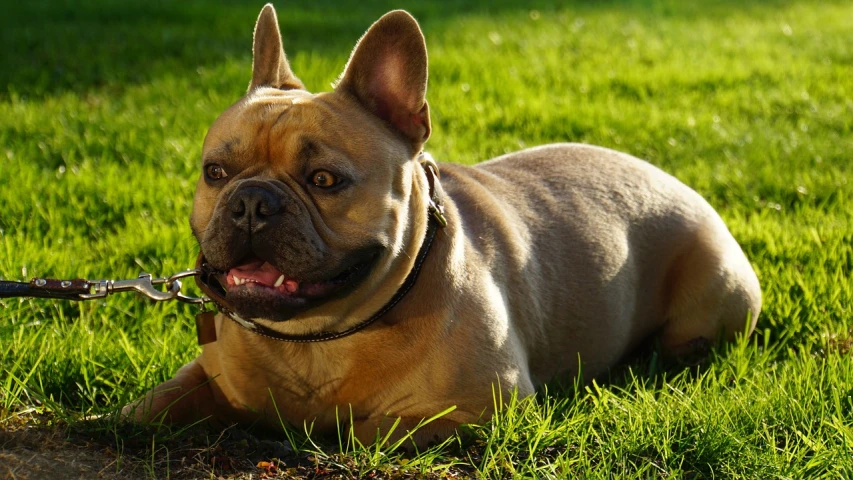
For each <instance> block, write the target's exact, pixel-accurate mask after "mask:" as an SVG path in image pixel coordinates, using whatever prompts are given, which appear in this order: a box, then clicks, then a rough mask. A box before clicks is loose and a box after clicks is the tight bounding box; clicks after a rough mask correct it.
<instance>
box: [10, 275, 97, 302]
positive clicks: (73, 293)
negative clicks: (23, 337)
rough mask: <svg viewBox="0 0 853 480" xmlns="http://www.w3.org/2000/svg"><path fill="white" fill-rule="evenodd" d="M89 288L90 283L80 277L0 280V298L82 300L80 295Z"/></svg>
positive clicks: (85, 292) (89, 289) (84, 293)
mask: <svg viewBox="0 0 853 480" xmlns="http://www.w3.org/2000/svg"><path fill="white" fill-rule="evenodd" d="M91 288H92V284H91V283H89V281H88V280H83V279H81V278H75V279H74V280H56V279H53V278H34V279H32V280H30V282H29V283H24V282H12V281H8V280H0V298H11V297H35V298H58V299H61V300H84V298H83V297H81V295H87V294H89V293H90V292H91Z"/></svg>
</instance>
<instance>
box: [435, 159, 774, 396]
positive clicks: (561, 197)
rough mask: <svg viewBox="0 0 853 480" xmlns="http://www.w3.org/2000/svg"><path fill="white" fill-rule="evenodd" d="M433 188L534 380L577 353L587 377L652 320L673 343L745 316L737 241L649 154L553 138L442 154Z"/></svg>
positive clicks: (717, 331)
mask: <svg viewBox="0 0 853 480" xmlns="http://www.w3.org/2000/svg"><path fill="white" fill-rule="evenodd" d="M442 185H443V186H444V188H445V190H446V192H447V194H448V196H449V197H451V198H452V199H454V200H455V201H454V204H455V205H456V208H457V209H458V214H459V215H460V216H461V217H462V218H461V220H462V221H461V224H462V225H464V228H465V230H466V231H465V235H466V238H467V240H468V245H467V246H466V250H467V254H469V255H472V256H477V257H480V260H481V261H482V262H483V263H484V264H486V265H492V266H493V269H492V275H493V276H494V278H495V280H496V282H495V283H496V285H503V286H505V288H504V289H503V291H501V295H502V297H503V300H504V301H505V303H506V305H507V308H508V311H509V313H510V321H511V322H513V323H514V324H515V326H516V328H517V330H518V332H519V333H520V334H521V335H522V336H523V337H524V338H523V339H522V341H523V343H524V344H525V345H526V347H527V348H526V351H527V352H528V364H529V367H530V371H531V376H532V380H533V382H534V383H539V382H540V381H545V380H547V379H549V378H551V377H552V376H553V375H555V374H557V373H561V372H564V371H565V370H566V368H567V367H569V368H571V369H572V370H575V369H576V368H577V366H578V357H577V356H576V355H578V354H579V355H580V360H581V361H582V362H583V369H584V373H585V374H589V375H595V374H597V373H599V372H601V371H602V370H603V369H605V368H607V367H608V366H610V365H612V364H613V363H614V362H616V361H618V360H619V358H620V357H622V356H623V355H624V354H625V352H627V351H628V350H630V349H631V348H633V347H634V346H636V344H637V343H638V341H639V340H641V339H644V338H647V337H649V335H651V334H652V333H654V332H656V331H660V332H661V337H660V339H661V343H662V346H663V347H664V349H665V351H667V352H670V353H674V354H682V353H688V352H690V351H692V350H694V349H695V348H696V347H697V346H698V345H700V344H701V342H702V341H703V340H702V339H704V341H713V340H715V339H717V338H718V337H719V336H720V335H722V336H723V337H724V338H729V337H732V336H733V335H734V334H735V333H737V332H743V331H745V330H748V331H751V330H752V328H753V327H754V325H755V320H756V317H757V315H758V312H759V310H760V307H761V293H760V288H759V285H758V280H757V278H756V276H755V273H754V272H753V270H752V268H751V266H750V265H749V262H748V261H747V260H746V258H745V256H744V254H743V252H742V251H741V249H740V247H739V246H738V244H737V242H736V241H735V240H734V238H733V237H732V236H731V234H730V233H729V231H728V229H727V228H726V227H725V225H724V224H723V222H722V220H721V219H720V217H719V215H717V213H716V212H715V211H714V210H713V208H712V207H711V206H710V205H709V204H708V203H707V202H706V201H705V200H704V199H702V197H701V196H699V195H698V194H697V193H696V192H695V191H693V190H691V189H690V188H688V187H687V186H685V185H684V184H682V183H681V182H679V181H678V180H676V179H675V178H674V177H672V176H670V175H668V174H666V173H664V172H663V171H661V170H659V169H658V168H656V167H654V166H652V165H651V164H649V163H647V162H644V161H642V160H639V159H637V158H634V157H631V156H629V155H626V154H622V153H619V152H615V151H612V150H608V149H605V148H600V147H593V146H588V145H580V144H559V145H549V146H546V147H540V148H533V149H528V150H524V151H521V152H517V153H513V154H509V155H505V156H502V157H499V158H496V159H494V160H491V161H488V162H485V163H482V164H479V165H477V166H476V167H474V168H470V167H460V166H457V165H442ZM519 240H520V241H519ZM534 293H535V294H534ZM748 317H749V324H747V321H748ZM572 367H574V368H572ZM575 372H576V370H575Z"/></svg>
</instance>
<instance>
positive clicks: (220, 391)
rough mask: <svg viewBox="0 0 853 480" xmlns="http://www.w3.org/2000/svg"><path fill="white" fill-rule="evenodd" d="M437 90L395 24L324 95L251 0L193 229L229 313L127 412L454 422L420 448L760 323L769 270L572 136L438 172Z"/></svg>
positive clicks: (297, 420)
mask: <svg viewBox="0 0 853 480" xmlns="http://www.w3.org/2000/svg"><path fill="white" fill-rule="evenodd" d="M426 89H427V51H426V45H425V40H424V37H423V34H422V33H421V30H420V28H419V26H418V23H417V22H416V21H415V19H414V18H413V17H412V16H411V15H409V14H408V13H406V12H404V11H400V10H398V11H392V12H390V13H388V14H386V15H384V16H383V17H381V18H380V19H379V20H378V21H377V22H376V23H374V24H373V25H372V26H371V27H370V28H369V29H368V31H367V33H365V34H364V36H363V37H362V38H361V39H360V40H359V41H358V43H357V45H356V47H355V49H354V50H353V53H352V55H351V57H350V59H349V61H348V63H347V65H346V67H345V69H344V72H343V73H342V75H341V77H340V79H339V80H338V82H337V83H336V85H335V87H334V90H333V91H331V92H325V93H318V94H313V93H309V92H308V91H306V89H305V87H304V85H303V84H302V82H301V81H300V80H299V79H298V78H297V77H296V76H295V75H294V73H293V71H292V70H291V68H290V65H289V63H288V61H287V58H286V56H285V54H284V50H283V48H282V41H281V35H280V32H279V26H278V20H277V17H276V13H275V10H274V8H273V7H272V5H269V4H268V5H266V6H265V7H264V8H263V10H262V11H261V13H260V16H259V18H258V20H257V24H256V26H255V31H254V42H253V63H252V79H251V83H250V86H249V89H248V93H247V94H246V95H245V96H244V97H243V98H242V99H240V100H239V101H238V102H237V103H235V104H234V105H233V106H231V107H230V108H228V109H227V110H226V111H225V112H224V113H222V115H221V116H220V117H219V118H218V119H217V120H216V121H215V122H214V123H213V124H212V126H211V127H210V130H209V132H208V134H207V136H206V138H205V141H204V147H203V153H202V167H201V174H200V178H199V181H198V186H197V190H196V194H195V199H194V204H193V210H192V215H191V221H190V223H191V227H192V231H193V234H194V235H195V238H196V239H197V240H198V243H199V245H200V250H201V256H200V263H199V265H200V267H201V268H202V270H203V271H204V272H205V274H204V275H203V277H201V280H200V285H201V286H202V288H203V290H204V291H205V292H206V293H208V295H209V296H210V297H211V298H212V299H213V300H214V301H215V302H216V303H217V304H218V305H219V307H220V312H221V313H220V314H218V315H217V316H216V317H215V319H212V320H210V322H211V323H208V324H206V325H207V326H204V325H202V326H201V328H202V330H205V329H207V330H208V333H209V335H207V336H208V337H210V338H208V340H207V341H209V342H210V343H206V344H205V345H204V347H203V351H202V353H201V355H200V356H199V357H198V358H196V359H195V360H193V361H192V362H190V363H189V364H187V365H185V366H184V367H182V368H181V369H180V370H179V371H178V372H177V374H176V375H175V377H174V378H173V379H171V380H169V381H167V382H165V383H163V384H161V385H159V386H157V387H155V388H154V389H153V390H151V391H150V392H149V393H148V394H147V395H146V396H145V398H143V399H142V400H140V401H138V402H137V403H135V404H132V405H129V406H127V407H126V408H125V410H124V414H125V415H127V416H129V417H131V418H133V419H135V420H137V421H150V420H153V419H158V420H163V421H168V422H175V423H190V422H195V421H198V420H202V419H208V420H212V421H216V422H226V423H230V422H258V421H260V422H261V423H263V424H266V425H270V426H273V427H276V426H279V425H280V424H281V423H282V422H285V423H290V424H295V425H302V424H303V422H308V423H313V425H314V429H315V431H334V430H335V429H336V428H338V426H339V425H340V424H343V425H348V426H349V427H348V428H349V429H350V430H351V433H352V434H353V435H355V437H356V438H358V439H359V440H360V441H362V442H373V441H375V440H376V439H377V438H386V437H385V435H386V434H389V433H390V434H391V435H390V438H399V436H400V435H403V434H405V432H408V431H410V430H412V429H414V428H415V427H416V426H418V425H419V424H421V423H422V421H423V420H424V419H426V418H430V417H433V416H434V415H435V414H437V413H439V412H445V411H447V410H449V409H452V411H450V412H449V413H446V414H445V415H443V416H441V417H440V418H438V419H437V420H434V421H432V422H430V423H428V424H427V425H425V426H423V427H422V428H420V429H419V430H417V431H416V432H415V433H414V436H413V437H412V438H413V440H414V442H415V444H417V445H426V444H427V443H428V442H432V441H436V440H440V439H443V438H446V437H448V436H450V435H452V434H453V433H454V432H455V431H456V429H457V427H458V426H459V425H460V424H469V423H480V422H484V421H486V420H487V419H488V418H489V417H490V415H491V414H492V413H493V411H494V408H495V402H494V398H495V393H496V392H498V393H501V394H502V397H503V398H505V399H506V398H509V397H510V395H509V394H510V393H512V392H517V394H518V395H519V396H521V397H523V396H528V395H531V394H533V393H534V391H535V389H536V388H537V386H539V385H541V384H543V382H546V381H548V380H550V379H554V378H572V377H573V376H577V375H578V374H579V373H580V372H581V371H582V373H583V375H584V377H586V378H592V377H594V376H596V375H600V374H602V373H603V372H605V371H606V370H607V369H608V368H610V367H612V366H614V365H615V364H616V363H617V362H619V360H620V359H622V358H623V357H624V356H625V355H626V354H627V353H629V352H631V351H632V350H633V349H635V348H636V347H638V346H639V345H641V344H642V343H643V342H645V341H647V340H648V339H650V338H653V339H655V340H654V341H655V342H657V344H658V345H659V348H660V349H661V350H662V351H663V352H664V353H665V354H668V355H675V356H678V355H684V354H688V353H691V352H693V351H695V350H696V349H697V348H699V347H700V346H701V345H702V344H707V343H708V342H712V341H716V340H719V339H726V340H730V339H733V338H735V337H736V336H737V335H738V334H747V335H748V334H749V333H751V331H752V330H753V329H754V327H755V323H756V320H757V318H758V314H759V311H760V309H761V290H760V286H759V282H758V279H757V277H756V275H755V273H754V271H753V269H752V267H751V266H750V263H749V261H748V260H747V258H746V256H745V255H744V253H743V251H742V250H741V248H740V246H739V245H738V243H737V242H736V241H735V239H734V238H733V237H732V235H731V234H730V232H729V231H728V229H727V228H726V226H725V225H724V223H723V221H722V220H721V219H720V216H719V215H718V214H717V213H716V212H715V211H714V209H713V208H712V207H711V206H710V205H709V204H708V203H707V202H706V201H705V200H704V199H703V198H702V197H701V196H700V195H699V194H697V193H696V192H695V191H693V190H691V189H690V188H688V187H687V186H685V185H684V184H682V183H681V182H679V181H678V180H676V179H675V178H674V177H672V176H670V175H668V174H666V173H664V172H663V171H661V170H659V169H658V168H656V167H654V166H652V165H651V164H649V163H646V162H645V161H642V160H639V159H637V158H634V157H632V156H629V155H627V154H624V153H619V152H616V151H613V150H608V149H606V148H601V147H595V146H589V145H582V144H555V145H547V146H541V147H536V148H531V149H527V150H523V151H520V152H517V153H512V154H508V155H504V156H501V157H498V158H495V159H493V160H489V161H486V162H484V163H480V164H478V165H476V166H473V167H468V166H461V165H455V164H451V163H442V164H440V166H439V165H437V164H436V163H435V162H434V161H432V160H431V158H430V157H429V156H428V155H427V154H425V153H423V146H424V143H425V142H426V141H427V139H428V138H429V136H430V116H429V107H428V104H427V101H426ZM439 170H440V171H439ZM213 337H215V341H211V340H212V339H213ZM396 421H399V424H398V425H397V426H396V428H394V427H393V425H394V422H396ZM395 436H396V437H395Z"/></svg>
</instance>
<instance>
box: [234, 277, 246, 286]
mask: <svg viewBox="0 0 853 480" xmlns="http://www.w3.org/2000/svg"><path fill="white" fill-rule="evenodd" d="M234 281H235V282H236V283H237V285H243V284H244V283H246V279H244V278H240V277H234Z"/></svg>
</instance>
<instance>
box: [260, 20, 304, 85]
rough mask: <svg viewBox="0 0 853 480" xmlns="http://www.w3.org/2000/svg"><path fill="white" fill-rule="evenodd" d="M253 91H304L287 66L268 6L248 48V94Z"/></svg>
mask: <svg viewBox="0 0 853 480" xmlns="http://www.w3.org/2000/svg"><path fill="white" fill-rule="evenodd" d="M257 87H275V88H280V89H282V90H290V89H293V88H297V89H303V90H304V89H305V85H303V84H302V81H301V80H299V79H298V78H296V75H294V74H293V71H292V70H290V64H288V63H287V57H286V56H285V55H284V48H282V46H281V32H279V29H278V17H276V15H275V8H273V6H272V4H271V3H268V4H266V5H264V8H263V9H262V10H261V14H260V15H258V22H257V23H256V24H255V36H254V43H253V44H252V83H251V84H249V91H252V90H254V89H255V88H257Z"/></svg>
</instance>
